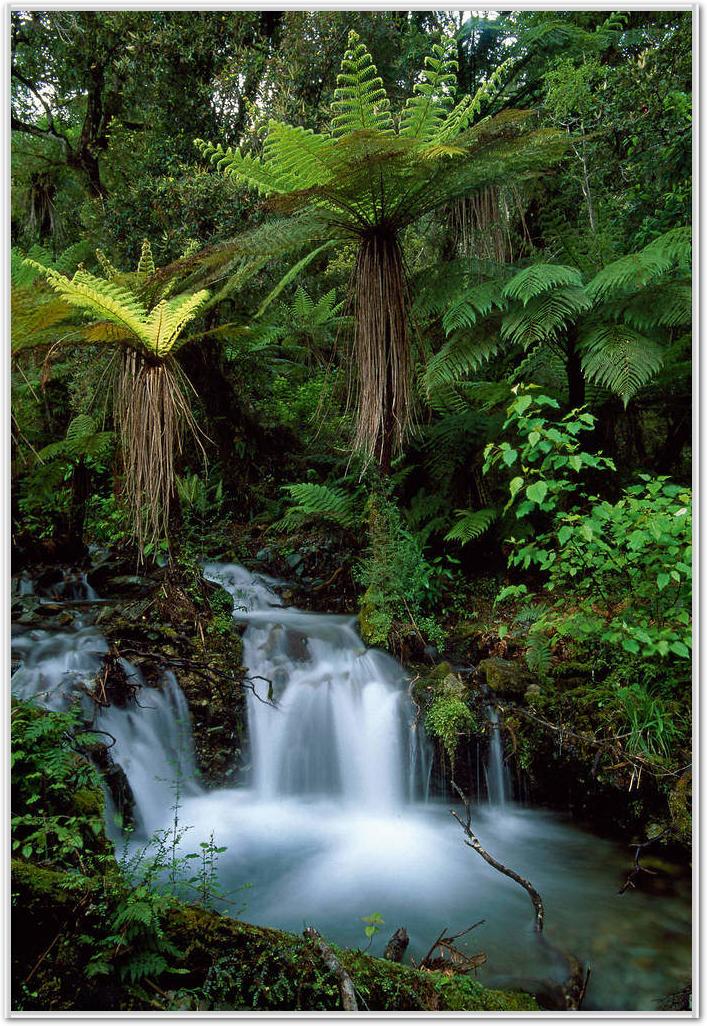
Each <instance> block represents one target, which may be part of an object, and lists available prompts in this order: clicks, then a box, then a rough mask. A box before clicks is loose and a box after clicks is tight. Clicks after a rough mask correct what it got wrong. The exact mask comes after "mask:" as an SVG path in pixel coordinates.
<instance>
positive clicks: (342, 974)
mask: <svg viewBox="0 0 707 1026" xmlns="http://www.w3.org/2000/svg"><path fill="white" fill-rule="evenodd" d="M303 935H304V937H305V938H306V939H307V940H308V941H309V942H310V943H311V944H312V945H313V946H314V947H315V948H316V950H317V951H318V953H319V955H320V956H321V959H322V961H323V962H324V965H325V966H326V967H327V969H328V970H329V972H330V973H333V974H334V976H336V979H337V980H338V983H339V993H340V994H341V1007H342V1008H343V1009H344V1011H345V1012H357V1011H358V1004H357V1003H356V992H355V991H354V985H353V982H352V980H351V977H350V976H349V974H348V973H347V972H346V970H345V969H344V967H343V966H342V964H341V962H340V961H339V960H338V958H337V957H336V955H335V954H334V952H333V951H332V950H331V948H330V947H329V945H328V944H327V943H326V941H325V940H324V938H323V937H322V936H321V934H320V933H319V932H318V931H317V930H315V929H314V927H313V926H308V927H307V928H306V929H305V930H304V931H303Z"/></svg>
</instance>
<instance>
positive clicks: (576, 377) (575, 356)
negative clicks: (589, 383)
mask: <svg viewBox="0 0 707 1026" xmlns="http://www.w3.org/2000/svg"><path fill="white" fill-rule="evenodd" d="M566 353H567V359H566V362H565V368H566V372H567V390H568V392H569V404H570V409H571V410H576V409H577V407H578V406H584V402H585V393H586V383H585V380H584V372H583V370H582V359H581V356H580V354H579V348H578V339H577V327H576V325H574V324H571V325H570V326H569V328H568V331H567V344H566Z"/></svg>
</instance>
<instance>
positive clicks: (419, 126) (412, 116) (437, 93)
mask: <svg viewBox="0 0 707 1026" xmlns="http://www.w3.org/2000/svg"><path fill="white" fill-rule="evenodd" d="M456 49H457V48H456V42H455V40H453V39H448V40H445V42H444V43H441V44H440V43H435V44H434V46H433V47H432V53H431V55H430V56H428V57H425V66H424V68H423V70H422V73H421V81H420V82H416V83H415V85H414V86H413V95H412V96H410V97H409V98H408V100H407V103H406V104H405V107H404V109H403V112H402V115H401V118H400V135H406V136H410V137H412V138H414V139H420V140H421V141H423V142H429V141H432V140H433V139H434V141H435V143H436V144H437V145H438V146H439V144H440V143H441V142H442V140H440V139H439V138H436V137H437V136H438V134H439V131H440V129H441V128H442V125H443V124H444V122H445V120H446V117H447V114H448V111H449V108H450V107H451V106H453V104H454V93H455V92H456V88H457V71H458V68H459V62H458V61H457V59H456V56H455V55H456Z"/></svg>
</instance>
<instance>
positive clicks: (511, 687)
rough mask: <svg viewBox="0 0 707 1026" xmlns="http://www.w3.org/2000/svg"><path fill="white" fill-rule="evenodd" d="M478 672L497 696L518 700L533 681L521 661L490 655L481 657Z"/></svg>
mask: <svg viewBox="0 0 707 1026" xmlns="http://www.w3.org/2000/svg"><path fill="white" fill-rule="evenodd" d="M478 672H479V675H480V677H481V679H482V680H483V681H485V683H486V686H487V687H488V689H489V690H490V691H493V692H494V694H496V695H498V696H499V697H504V698H513V699H517V700H520V699H522V698H523V697H524V696H525V693H526V691H527V690H528V688H529V687H530V686H531V685H532V684H534V683H535V681H534V680H533V678H532V676H531V675H530V673H528V670H527V669H526V668H525V666H523V664H522V663H519V662H512V661H511V660H510V659H501V658H500V657H499V656H492V657H490V658H489V659H482V660H481V662H480V663H479V665H478Z"/></svg>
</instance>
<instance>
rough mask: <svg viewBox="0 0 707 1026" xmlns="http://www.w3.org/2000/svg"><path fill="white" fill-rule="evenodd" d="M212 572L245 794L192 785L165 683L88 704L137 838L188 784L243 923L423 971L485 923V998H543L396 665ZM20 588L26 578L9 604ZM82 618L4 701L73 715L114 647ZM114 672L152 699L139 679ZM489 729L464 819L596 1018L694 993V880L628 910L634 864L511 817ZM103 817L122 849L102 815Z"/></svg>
mask: <svg viewBox="0 0 707 1026" xmlns="http://www.w3.org/2000/svg"><path fill="white" fill-rule="evenodd" d="M205 573H206V576H207V577H208V578H210V579H211V580H215V581H218V582H219V583H220V584H222V586H223V587H225V588H226V589H227V590H228V591H229V592H230V593H231V595H232V596H233V598H234V603H235V608H234V617H235V618H236V619H237V620H239V621H242V622H243V624H244V626H245V631H244V636H243V644H244V656H243V661H244V664H245V666H246V667H247V668H248V673H249V675H250V679H251V681H252V684H253V690H249V691H248V693H247V695H248V697H247V703H248V706H247V716H248V732H249V738H248V751H247V755H246V764H245V765H244V766H243V767H242V773H241V778H242V779H243V780H244V781H245V782H246V783H244V784H242V785H239V786H236V787H230V788H220V789H218V790H210V791H209V790H205V789H204V788H203V787H202V786H201V785H200V783H199V779H198V774H197V771H196V768H195V762H194V756H193V751H192V739H191V728H190V721H189V710H188V707H187V703H186V700H185V698H184V695H183V694H182V692H181V689H180V687H179V683H178V679H177V678H176V677H175V676H174V674H172V673H167V674H165V676H164V680H163V684H162V687H161V688H160V689H156V688H147V687H145V688H144V689H141V690H140V691H139V702H140V704H139V705H137V704H134V703H133V704H128V705H127V706H125V707H124V708H118V707H115V706H111V707H109V708H107V709H100V710H99V711H98V713H97V714H96V713H95V710H94V709H93V703H92V702H91V700H90V699H89V698H88V697H87V696H82V701H84V702H85V703H86V707H87V712H90V714H91V715H95V727H96V728H97V729H102V730H105V731H108V732H109V733H110V734H112V735H113V737H115V738H116V743H115V745H114V746H113V748H112V749H111V755H112V757H113V759H114V761H115V762H116V763H118V764H119V765H120V766H121V767H122V769H123V770H124V771H125V773H126V775H127V778H128V780H129V782H130V786H131V789H132V791H133V794H134V796H135V801H136V826H137V834H138V835H141V836H143V837H145V836H149V835H150V834H151V833H152V832H153V831H155V830H157V829H160V828H165V827H167V826H168V825H169V824H170V821H171V817H172V812H171V806H172V805H173V803H174V797H173V795H174V788H175V783H174V782H175V780H176V779H178V780H179V789H180V801H181V810H180V818H181V822H182V824H183V825H184V826H188V827H189V830H188V833H187V836H186V838H185V840H184V842H183V843H184V845H185V850H194V849H195V848H196V847H197V846H198V843H199V842H200V841H203V840H208V838H209V836H210V835H211V833H212V831H213V833H214V838H215V842H216V844H218V845H221V846H226V847H227V851H226V852H225V853H224V854H223V855H221V857H220V862H219V873H220V880H221V883H222V886H223V887H224V889H225V890H231V889H234V890H236V889H239V888H242V887H243V885H246V884H247V885H248V887H247V889H245V890H238V893H237V906H236V907H237V909H240V910H241V911H239V912H238V914H239V915H240V917H241V918H243V919H246V920H248V921H250V922H253V923H258V924H263V925H269V926H276V927H281V928H284V929H288V930H292V931H295V932H301V930H302V928H303V926H305V925H313V926H316V928H317V929H318V930H319V931H320V932H322V933H323V934H324V935H326V936H327V937H329V938H330V939H331V940H333V941H335V942H336V943H339V944H342V945H349V946H355V947H362V948H363V947H365V946H366V944H367V939H366V937H365V936H364V926H365V924H364V923H363V922H362V917H365V916H370V915H371V914H373V913H379V914H380V915H381V916H382V918H383V920H384V925H383V926H382V927H381V930H380V933H379V934H378V935H377V936H376V937H375V938H374V939H373V943H372V945H371V948H370V952H371V953H372V954H374V955H380V954H382V952H383V948H384V947H385V943H386V941H387V939H388V937H389V936H390V935H391V934H392V933H393V931H394V930H395V929H396V928H397V927H399V926H405V927H406V928H407V930H408V933H409V935H410V947H409V949H408V955H412V956H413V957H417V958H419V957H422V955H423V954H424V953H425V952H426V951H427V949H428V948H429V947H430V946H431V944H432V943H433V941H434V940H435V938H436V937H437V936H438V935H439V934H440V932H441V931H442V929H443V928H445V927H446V928H447V930H448V932H449V933H456V932H458V931H460V930H463V929H465V928H466V927H468V926H471V924H472V923H476V922H478V921H479V920H483V923H482V924H481V925H479V926H477V927H476V928H475V929H474V930H473V931H472V932H471V933H470V934H468V935H467V937H466V938H465V939H464V940H465V942H466V944H465V950H467V951H468V952H469V953H472V952H485V954H486V955H487V963H486V964H485V965H484V966H483V967H482V968H481V969H480V970H479V971H478V978H479V979H480V980H481V981H482V982H483V983H485V984H486V985H488V986H503V987H514V986H520V987H524V988H527V989H533V984H534V983H535V982H537V981H540V980H543V979H555V980H557V981H560V980H562V979H563V977H564V976H565V975H566V971H565V966H564V964H562V963H561V964H553V961H552V958H553V956H552V955H551V954H550V953H549V952H548V951H547V950H546V949H542V948H541V947H540V946H539V945H538V944H537V943H536V941H535V938H534V935H533V929H532V924H533V917H532V909H531V906H530V902H529V900H528V896H527V894H526V893H525V891H523V890H522V889H521V888H520V887H519V886H518V885H517V884H515V883H514V882H513V881H511V880H509V879H507V878H506V877H503V876H502V875H500V874H499V873H498V872H496V871H495V870H493V869H492V868H491V867H490V866H488V865H487V864H486V863H485V862H484V861H483V860H482V859H481V858H480V857H479V856H478V855H477V854H476V853H475V852H473V851H471V850H470V849H469V848H468V847H467V846H465V844H464V838H463V834H462V832H461V829H460V827H459V825H458V824H457V823H456V822H455V821H454V820H453V819H452V817H451V816H450V814H449V808H450V802H449V801H448V800H445V801H442V800H440V799H439V798H435V797H434V796H431V795H430V793H429V792H430V784H429V781H430V772H431V747H430V744H429V742H428V741H427V739H426V737H425V736H424V731H423V729H422V727H421V725H420V724H419V723H418V722H417V717H416V710H415V707H414V705H413V703H412V701H411V699H410V697H409V694H408V688H409V678H408V676H407V674H406V672H405V670H404V668H403V667H402V666H401V665H400V664H399V663H398V662H397V661H396V660H394V659H393V658H392V657H390V656H389V655H387V654H385V653H383V652H380V651H377V650H372V649H367V648H366V647H365V645H364V644H363V642H362V641H361V639H360V637H359V635H358V633H357V630H356V622H355V619H354V618H352V617H342V616H334V615H325V614H319V613H310V612H303V611H300V610H297V609H294V608H289V607H286V606H284V605H283V604H282V600H281V599H280V598H279V596H278V595H277V593H276V591H275V590H274V584H275V583H276V582H273V581H271V580H270V579H268V578H266V577H265V576H263V575H258V574H254V573H251V572H250V571H248V570H246V569H244V568H243V567H240V566H235V565H219V564H208V565H207V566H206V567H205ZM27 587H28V585H27V583H26V582H24V583H22V582H20V584H19V585H18V590H19V591H21V590H22V588H24V589H25V591H26V589H27ZM61 600H63V601H65V602H67V603H68V602H76V601H79V602H84V603H85V604H86V606H87V608H89V607H90V605H91V603H93V602H96V601H97V600H98V597H97V596H96V595H95V592H93V589H91V588H90V585H89V584H88V582H87V581H86V580H85V578H84V579H83V581H79V582H77V583H76V585H75V587H74V590H73V591H70V592H69V593H68V594H67V595H64V596H63V598H62V597H61V596H60V598H59V601H61ZM90 621H91V618H90V616H88V615H87V616H86V618H85V619H84V618H82V616H81V615H78V616H77V617H75V619H74V621H73V624H72V625H71V627H70V628H67V629H66V630H64V629H59V630H56V629H54V630H40V629H37V628H31V629H28V628H26V627H23V626H22V625H21V624H14V625H13V637H12V656H13V660H14V661H15V668H14V673H13V677H12V690H13V693H14V694H16V695H17V696H18V697H21V698H25V699H34V700H35V701H38V702H41V703H42V704H44V705H46V706H47V707H49V708H53V709H61V708H64V707H65V706H66V703H67V702H68V700H69V697H70V696H71V694H73V693H76V691H77V689H80V686H81V685H82V684H83V683H85V682H87V681H90V680H91V679H92V678H93V677H94V676H95V675H96V673H97V672H98V671H99V669H100V667H101V664H102V658H103V655H104V653H105V652H106V650H107V644H106V641H105V639H104V638H103V636H102V635H101V633H100V631H99V630H98V629H97V628H96V627H95V626H93V625H92V624H91V622H90ZM123 662H124V666H123V668H124V669H125V671H126V673H127V674H128V675H129V676H130V677H131V678H132V679H133V682H134V683H136V684H138V685H139V684H141V683H142V681H141V677H140V673H139V670H138V669H137V668H136V667H135V666H133V665H131V664H130V663H129V662H128V661H127V660H125V661H123ZM78 693H79V694H81V692H80V690H79V692H78ZM487 715H488V716H489V720H490V722H491V724H492V725H495V729H492V730H491V742H490V746H489V748H490V752H489V760H488V765H487V767H486V769H485V780H486V784H487V792H488V800H487V801H486V802H484V803H480V804H478V805H477V806H475V807H474V809H473V823H474V828H475V831H476V833H477V835H478V836H479V838H480V840H481V842H482V844H483V845H484V847H485V848H486V849H487V850H488V851H490V852H491V853H492V854H493V855H495V856H496V857H497V858H498V859H500V860H501V861H502V862H503V863H505V864H506V865H508V866H510V867H512V868H513V869H515V870H516V871H517V872H519V873H521V874H522V875H523V876H525V877H527V878H528V879H530V880H531V881H532V883H533V884H534V885H535V887H536V888H537V889H538V890H539V891H540V893H541V894H542V896H543V899H544V902H545V906H546V933H547V936H548V938H549V939H551V940H552V942H553V944H554V945H556V946H558V947H561V948H563V949H564V950H567V951H570V952H572V953H573V954H574V955H575V956H576V957H577V958H579V959H580V960H585V961H587V962H589V963H590V965H591V977H590V981H589V986H588V989H587V994H586V997H585V1001H584V1005H583V1009H584V1010H585V1011H590V1010H611V1011H619V1010H652V1009H655V1008H656V1007H657V1006H658V1004H659V1002H660V1001H661V1000H662V999H663V998H665V996H666V995H668V994H670V993H673V992H676V991H678V990H680V989H681V988H682V987H683V986H684V985H685V983H686V982H687V981H688V980H689V978H690V974H691V936H692V925H691V912H692V909H691V897H690V881H689V879H688V878H686V876H685V874H684V873H677V874H676V875H675V876H673V877H670V878H669V879H668V883H667V885H666V888H665V889H664V893H661V894H660V895H651V894H649V893H646V892H643V891H640V890H633V891H629V892H627V893H625V894H623V895H619V894H618V893H617V892H618V889H619V887H620V886H621V884H622V883H623V881H624V880H625V878H626V874H627V872H628V870H629V869H630V866H631V859H632V849H631V848H630V847H629V846H628V845H626V846H623V845H619V844H616V843H614V842H612V841H609V840H606V839H604V838H601V837H598V836H595V835H593V834H591V833H589V832H587V831H586V830H583V829H580V828H579V827H577V826H575V825H573V824H572V823H571V822H569V821H568V820H567V819H565V818H563V817H561V816H559V815H555V814H551V813H548V812H545V811H540V810H538V809H534V808H531V807H527V806H523V805H520V804H517V803H514V802H513V800H512V796H511V794H510V783H509V778H508V773H507V770H506V767H505V763H504V760H503V751H502V743H501V735H500V731H499V729H498V724H497V713H496V711H495V708H494V706H493V704H492V703H489V705H488V707H487ZM108 820H109V824H108V825H109V829H111V830H112V832H113V836H115V827H114V826H112V823H111V820H112V816H111V810H110V809H109V810H108Z"/></svg>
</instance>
